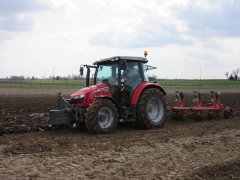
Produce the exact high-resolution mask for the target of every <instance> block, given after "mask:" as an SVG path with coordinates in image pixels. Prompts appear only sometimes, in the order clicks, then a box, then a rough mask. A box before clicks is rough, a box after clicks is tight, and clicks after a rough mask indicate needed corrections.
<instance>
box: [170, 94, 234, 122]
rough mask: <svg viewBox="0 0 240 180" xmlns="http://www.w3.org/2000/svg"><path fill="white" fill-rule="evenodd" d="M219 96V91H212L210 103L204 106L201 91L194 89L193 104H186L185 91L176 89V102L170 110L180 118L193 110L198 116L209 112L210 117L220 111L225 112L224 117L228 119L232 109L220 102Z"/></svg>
mask: <svg viewBox="0 0 240 180" xmlns="http://www.w3.org/2000/svg"><path fill="white" fill-rule="evenodd" d="M219 96H220V93H219V92H216V91H211V103H210V105H209V106H203V99H202V95H201V93H200V92H199V91H194V99H193V103H194V104H193V105H192V106H185V101H184V94H183V92H179V91H176V104H175V105H174V106H172V107H171V109H170V110H171V111H173V112H174V113H175V114H176V117H177V118H179V119H182V118H184V116H185V115H186V114H187V113H188V112H193V113H194V114H195V115H196V116H197V117H200V118H201V117H202V116H203V114H204V113H208V117H211V115H216V116H218V115H219V114H220V113H223V115H224V118H226V119H228V118H229V117H230V116H231V114H232V110H231V109H230V108H229V107H225V106H224V105H223V104H221V103H220V99H219Z"/></svg>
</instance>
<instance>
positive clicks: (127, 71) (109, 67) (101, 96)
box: [50, 55, 167, 133]
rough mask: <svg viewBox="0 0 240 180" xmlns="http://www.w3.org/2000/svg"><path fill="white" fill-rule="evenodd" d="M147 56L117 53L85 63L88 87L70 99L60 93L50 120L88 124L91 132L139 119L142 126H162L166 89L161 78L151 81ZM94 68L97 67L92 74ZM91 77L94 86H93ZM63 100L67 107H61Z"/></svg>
mask: <svg viewBox="0 0 240 180" xmlns="http://www.w3.org/2000/svg"><path fill="white" fill-rule="evenodd" d="M147 62H148V60H147V58H146V55H145V58H144V57H129V56H115V57H111V58H106V59H102V60H99V61H96V62H95V63H94V65H82V66H81V67H80V74H81V75H83V71H84V68H86V69H87V73H86V74H87V75H86V87H85V88H83V89H80V90H79V91H77V92H75V93H73V94H72V95H71V96H70V99H65V98H63V97H62V95H61V94H59V96H58V109H55V110H50V124H52V125H61V124H68V125H69V126H70V127H72V128H78V127H80V126H85V127H86V128H87V129H88V131H89V132H91V133H109V132H112V131H113V130H114V129H115V128H116V126H117V123H118V122H125V121H132V120H134V121H136V123H137V124H138V125H139V126H140V127H141V128H142V129H149V128H152V127H161V126H162V125H163V124H164V122H165V121H166V113H167V105H166V101H165V98H164V96H165V95H166V92H165V91H164V90H163V88H162V87H161V86H160V84H159V83H157V82H154V83H153V82H148V77H147V75H146V71H148V70H151V69H155V67H152V66H149V65H146V63H147ZM91 69H94V70H95V73H94V75H93V77H92V78H90V71H91ZM90 79H91V84H92V85H91V86H90ZM62 102H63V103H64V104H65V108H64V109H61V108H60V105H61V104H62Z"/></svg>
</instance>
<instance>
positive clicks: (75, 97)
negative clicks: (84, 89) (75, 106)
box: [73, 94, 85, 99]
mask: <svg viewBox="0 0 240 180" xmlns="http://www.w3.org/2000/svg"><path fill="white" fill-rule="evenodd" d="M84 97H85V94H81V95H78V96H74V97H73V99H79V98H84Z"/></svg>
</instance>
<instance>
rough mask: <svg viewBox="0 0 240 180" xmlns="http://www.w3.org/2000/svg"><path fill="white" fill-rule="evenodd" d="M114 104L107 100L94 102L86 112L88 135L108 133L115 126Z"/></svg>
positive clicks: (116, 116)
mask: <svg viewBox="0 0 240 180" xmlns="http://www.w3.org/2000/svg"><path fill="white" fill-rule="evenodd" d="M117 118H118V113H117V109H116V107H115V104H113V103H112V101H110V100H108V99H97V100H95V101H94V102H93V103H92V104H91V105H90V107H89V108H87V112H86V119H85V123H86V128H87V129H88V131H89V132H90V133H97V134H98V133H110V132H112V131H113V130H114V129H115V128H116V125H117Z"/></svg>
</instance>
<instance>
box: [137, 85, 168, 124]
mask: <svg viewBox="0 0 240 180" xmlns="http://www.w3.org/2000/svg"><path fill="white" fill-rule="evenodd" d="M166 116H167V104H166V100H165V99H164V96H163V94H162V93H161V91H160V90H159V89H156V88H150V89H146V90H145V91H143V92H142V94H141V96H140V97H139V100H138V104H137V123H138V125H139V126H140V127H141V128H142V129H150V128H152V127H161V126H163V125H164V123H165V122H166Z"/></svg>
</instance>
